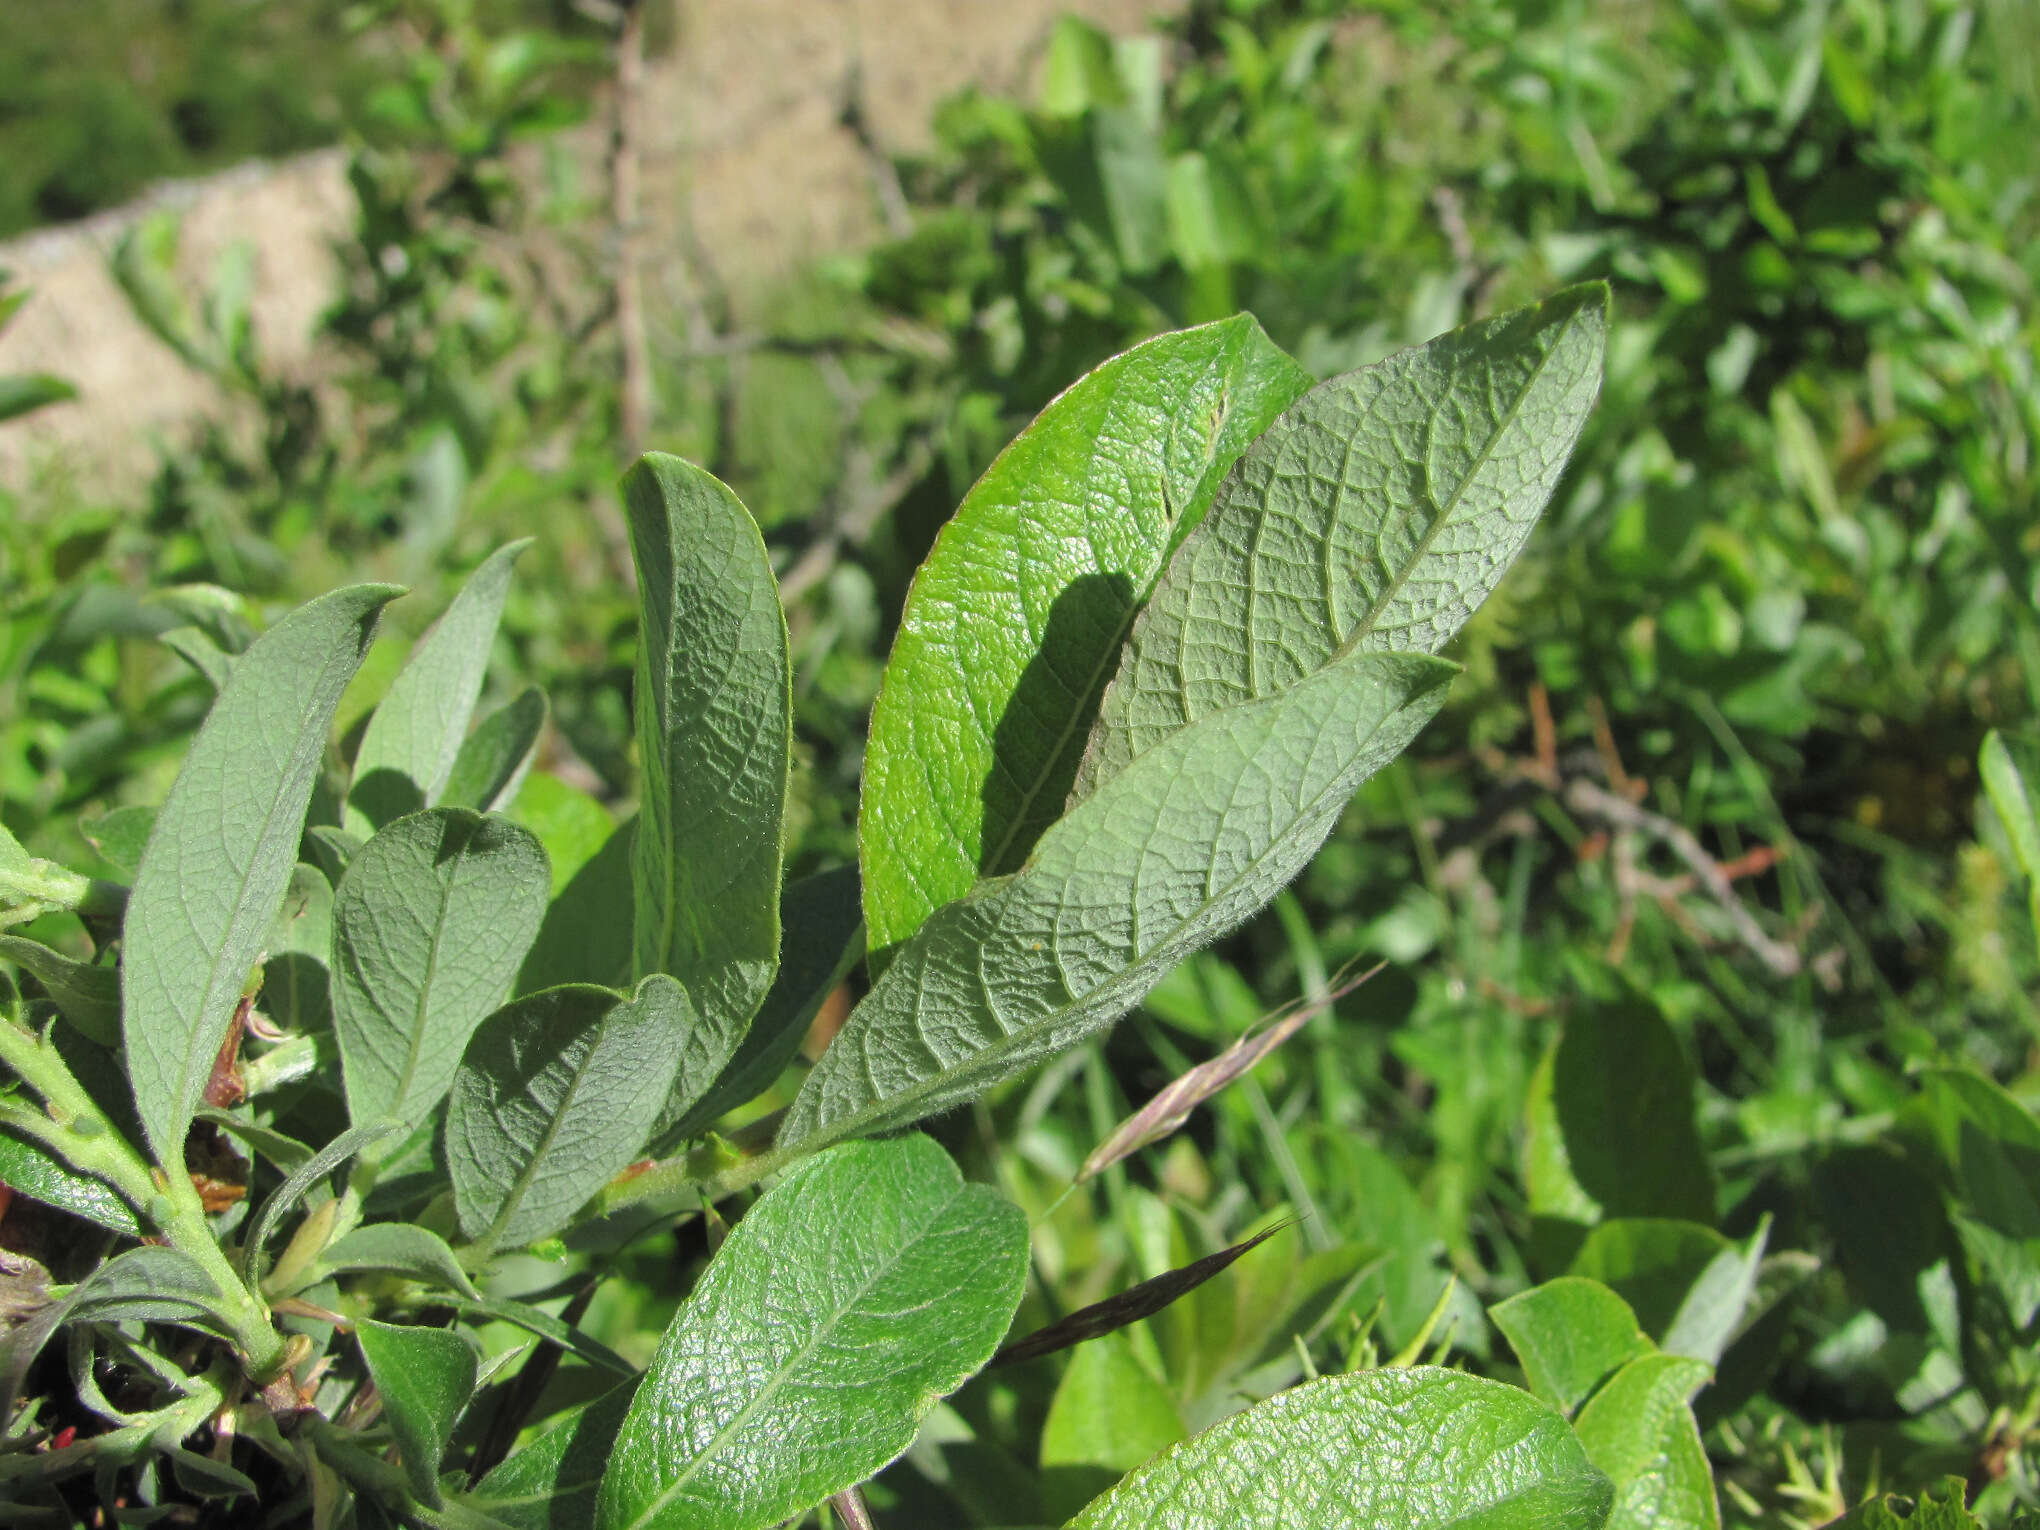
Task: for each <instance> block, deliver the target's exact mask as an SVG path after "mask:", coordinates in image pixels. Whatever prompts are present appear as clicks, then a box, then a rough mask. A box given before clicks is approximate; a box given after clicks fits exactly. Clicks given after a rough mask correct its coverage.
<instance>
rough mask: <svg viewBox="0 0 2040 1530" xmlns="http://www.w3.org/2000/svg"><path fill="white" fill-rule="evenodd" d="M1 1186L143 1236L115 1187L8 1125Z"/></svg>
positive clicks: (0, 1147)
mask: <svg viewBox="0 0 2040 1530" xmlns="http://www.w3.org/2000/svg"><path fill="white" fill-rule="evenodd" d="M0 1023H4V1022H0ZM0 1185H6V1186H7V1187H8V1188H9V1189H11V1190H14V1191H16V1192H18V1193H20V1194H22V1195H25V1196H27V1197H28V1198H29V1199H30V1200H36V1201H41V1202H42V1203H43V1204H44V1205H45V1206H55V1207H56V1208H57V1209H58V1210H60V1211H68V1212H70V1213H71V1215H73V1216H75V1217H83V1218H84V1219H85V1220H86V1221H88V1222H94V1223H97V1224H98V1225H99V1226H101V1227H104V1228H105V1229H106V1230H107V1231H109V1232H117V1233H121V1234H124V1235H125V1236H127V1237H130V1238H139V1237H140V1236H141V1235H142V1224H141V1223H140V1222H139V1221H137V1220H136V1219H135V1213H134V1210H133V1208H132V1207H130V1206H129V1205H128V1203H127V1202H126V1201H124V1200H123V1199H121V1197H120V1196H119V1194H118V1193H116V1192H115V1191H114V1189H113V1187H112V1186H110V1185H108V1184H107V1183H105V1181H103V1180H100V1179H96V1178H94V1177H93V1176H92V1175H90V1174H83V1173H80V1172H79V1171H78V1170H76V1169H74V1168H72V1167H71V1166H70V1165H69V1164H68V1163H66V1162H64V1160H63V1159H61V1158H59V1157H57V1156H56V1155H55V1154H53V1153H51V1152H50V1150H49V1149H48V1148H46V1147H44V1146H43V1145H42V1144H41V1143H40V1142H37V1141H36V1140H35V1139H34V1138H32V1137H28V1136H24V1135H21V1134H20V1133H17V1132H15V1131H14V1130H13V1129H11V1128H9V1127H5V1126H0Z"/></svg>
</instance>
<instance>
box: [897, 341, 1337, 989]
mask: <svg viewBox="0 0 2040 1530" xmlns="http://www.w3.org/2000/svg"><path fill="white" fill-rule="evenodd" d="M1309 386H1310V376H1309V374H1308V373H1306V372H1305V371H1304V370H1303V369H1302V368H1301V367H1299V366H1297V365H1296V363H1295V362H1293V361H1291V360H1290V359H1289V358H1288V357H1287V356H1285V355H1283V354H1282V352H1281V351H1280V350H1279V349H1278V348H1277V347H1276V346H1275V344H1274V343H1273V342H1272V341H1270V340H1269V339H1268V337H1267V336H1266V335H1265V334H1263V333H1262V332H1261V327H1260V325H1258V324H1257V323H1255V322H1254V320H1253V319H1252V318H1251V317H1249V316H1247V315H1244V314H1243V315H1241V316H1240V317H1238V318H1234V319H1226V320H1223V321H1221V322H1219V323H1216V324H1206V325H1202V326H1200V327H1198V328H1196V329H1188V330H1184V331H1182V332H1180V333H1178V334H1171V335H1161V336H1158V337H1157V338H1155V339H1153V340H1149V341H1147V342H1146V343H1145V344H1142V345H1138V346H1135V347H1134V348H1133V349H1132V350H1130V351H1127V352H1126V353H1124V354H1123V355H1120V356H1115V357H1113V358H1112V359H1111V360H1110V361H1107V362H1106V363H1105V364H1104V365H1102V366H1100V367H1099V368H1097V369H1096V370H1095V371H1093V372H1091V373H1090V374H1088V375H1087V376H1085V377H1083V378H1082V379H1080V380H1079V381H1078V382H1076V383H1075V384H1073V385H1072V386H1071V387H1070V388H1069V389H1068V390H1067V391H1065V392H1064V393H1063V394H1062V395H1061V396H1060V397H1058V398H1056V399H1055V400H1054V401H1053V402H1052V403H1050V404H1049V405H1048V407H1047V408H1045V409H1043V410H1042V411H1041V413H1040V415H1039V416H1037V417H1036V419H1035V420H1034V423H1033V424H1031V425H1030V426H1029V427H1028V428H1027V429H1026V430H1024V431H1023V432H1021V434H1020V436H1019V437H1018V439H1016V440H1015V441H1014V442H1013V444H1012V445H1011V446H1009V447H1007V448H1006V450H1005V451H1004V452H1002V453H1001V454H1000V455H999V458H998V460H997V461H995V462H994V463H993V464H992V465H991V467H990V468H988V469H987V470H986V471H985V475H984V477H983V478H981V479H979V480H978V482H977V484H976V485H975V487H973V488H972V489H971V491H970V493H969V494H967V495H965V496H964V500H963V503H962V504H961V505H959V506H958V507H957V510H956V514H955V516H954V517H953V518H952V519H951V520H950V522H949V524H948V525H947V526H945V527H944V528H943V531H942V534H941V536H940V537H938V538H937V539H936V542H935V547H934V550H933V551H932V552H930V553H929V555H928V559H927V561H926V562H925V563H923V564H922V565H921V569H920V572H919V573H918V574H916V575H915V577H914V584H913V588H912V589H911V590H910V591H909V592H908V594H907V601H906V607H905V609H904V611H903V612H902V614H901V617H900V629H899V636H898V638H897V639H895V641H894V644H893V651H892V658H891V659H890V661H889V662H888V663H887V665H886V669H885V680H884V684H883V686H882V687H881V689H880V691H879V695H878V704H877V706H876V708H875V709H874V711H873V712H872V718H871V739H870V743H869V744H868V745H867V747H866V751H865V756H864V791H863V799H862V807H861V810H860V816H859V820H858V843H859V855H860V858H861V860H862V862H863V869H864V904H865V914H866V918H867V921H868V923H869V926H870V930H871V945H872V948H873V950H874V951H876V952H881V953H883V952H887V951H889V950H890V949H891V948H892V947H893V946H895V945H897V944H898V943H899V942H901V941H903V940H905V939H906V938H907V937H908V936H909V935H911V934H913V932H914V931H915V929H916V928H918V927H919V926H920V924H921V922H922V921H923V920H924V919H926V918H927V917H928V915H929V914H931V913H933V912H934V911H935V909H937V908H939V907H940V906H941V905H942V904H944V903H947V902H949V901H950V900H951V899H953V898H959V897H962V896H963V895H964V894H965V893H967V892H969V891H970V889H971V886H972V884H973V883H974V882H976V881H977V879H978V878H979V877H980V876H998V875H1001V874H1003V873H1005V872H1009V871H1012V870H1014V869H1015V868H1016V867H1018V866H1019V865H1020V864H1021V862H1022V861H1024V860H1025V859H1026V857H1027V852H1028V851H1029V850H1031V849H1032V848H1033V846H1034V842H1035V841H1036V840H1037V839H1039V838H1040V837H1041V834H1042V831H1043V830H1044V829H1046V828H1047V827H1048V825H1049V824H1051V823H1052V822H1054V821H1055V818H1056V816H1057V815H1058V814H1059V813H1060V812H1061V811H1062V807H1063V801H1064V799H1065V798H1066V797H1067V796H1068V795H1069V789H1070V782H1071V781H1072V780H1073V779H1074V777H1075V774H1076V769H1077V759H1078V756H1079V755H1080V754H1081V753H1082V751H1083V745H1084V736H1085V734H1086V732H1087V731H1088V730H1089V728H1090V725H1091V719H1092V717H1093V716H1094V715H1095V714H1096V712H1097V707H1098V697H1099V695H1100V693H1101V692H1102V691H1103V690H1104V688H1105V682H1106V681H1107V680H1108V679H1110V678H1111V675H1112V671H1113V669H1114V667H1115V666H1116V665H1117V663H1118V661H1119V650H1120V646H1121V644H1122V643H1123V642H1124V641H1125V638H1126V633H1127V629H1128V628H1129V627H1130V626H1131V625H1132V622H1133V617H1134V613H1135V612H1137V611H1138V610H1139V609H1140V607H1141V605H1142V603H1143V602H1144V601H1146V599H1147V598H1148V595H1149V593H1150V592H1151V591H1152V590H1153V589H1154V584H1155V579H1156V577H1157V576H1158V575H1159V574H1160V573H1161V571H1162V567H1163V565H1164V564H1165V563H1166V562H1167V560H1168V556H1169V553H1170V551H1171V550H1173V549H1174V548H1175V546H1176V545H1177V543H1178V542H1180V541H1181V540H1182V538H1183V536H1184V534H1185V533H1187V532H1188V531H1189V530H1190V528H1191V527H1193V526H1195V525H1196V524H1197V522H1198V520H1199V519H1200V518H1201V517H1202V516H1203V514H1204V510H1205V507H1206V506H1207V505H1208V504H1209V503H1210V502H1211V495H1212V492H1213V491H1214V490H1215V489H1216V488H1217V486H1218V482H1219V480H1220V479H1221V478H1223V477H1224V476H1225V473H1226V471H1227V469H1229V468H1230V467H1231V466H1232V465H1233V462H1234V461H1235V460H1236V459H1237V458H1238V457H1239V455H1240V453H1241V452H1243V451H1244V450H1246V448H1247V445H1248V443H1249V442H1251V441H1252V440H1253V439H1254V438H1255V437H1256V436H1258V435H1260V434H1261V432H1262V431H1264V430H1266V429H1267V428H1268V426H1269V423H1270V422H1271V421H1273V420H1274V418H1275V417H1276V415H1278V414H1279V413H1280V412H1281V411H1282V410H1283V409H1285V408H1287V407H1288V406H1289V405H1290V404H1292V403H1293V402H1295V401H1296V400H1297V399H1298V398H1300V397H1301V396H1302V395H1303V393H1304V390H1305V389H1307V388H1308V387H1309Z"/></svg>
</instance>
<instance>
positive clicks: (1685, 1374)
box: [1574, 1355, 1721, 1530]
mask: <svg viewBox="0 0 2040 1530" xmlns="http://www.w3.org/2000/svg"><path fill="white" fill-rule="evenodd" d="M1711 1374H1712V1371H1711V1370H1710V1368H1709V1367H1708V1366H1707V1364H1706V1362H1704V1361H1700V1360H1693V1359H1689V1358H1687V1357H1686V1356H1683V1355H1644V1356H1640V1357H1638V1358H1637V1359H1635V1360H1632V1361H1630V1362H1629V1363H1628V1364H1627V1365H1625V1366H1623V1367H1622V1369H1621V1370H1619V1371H1617V1372H1616V1373H1615V1375H1614V1376H1613V1378H1611V1379H1610V1380H1609V1382H1608V1384H1607V1385H1606V1386H1605V1387H1603V1388H1602V1389H1601V1390H1600V1391H1599V1392H1597V1393H1596V1394H1595V1395H1594V1399H1593V1401H1591V1402H1589V1403H1588V1404H1587V1405H1586V1407H1584V1408H1583V1409H1581V1410H1580V1416H1579V1419H1578V1421H1577V1422H1576V1423H1575V1425H1574V1428H1575V1430H1576V1432H1577V1433H1578V1434H1579V1438H1580V1444H1581V1445H1583V1446H1584V1447H1585V1448H1586V1452H1587V1459H1588V1460H1589V1461H1592V1462H1593V1463H1594V1465H1595V1466H1597V1467H1599V1468H1600V1469H1601V1470H1602V1471H1603V1472H1605V1473H1606V1474H1607V1476H1608V1480H1609V1481H1610V1482H1612V1483H1614V1484H1615V1510H1614V1513H1613V1514H1611V1515H1610V1516H1609V1519H1608V1527H1609V1530H1717V1527H1718V1526H1719V1525H1720V1524H1721V1506H1720V1505H1719V1504H1718V1503H1716V1502H1715V1498H1714V1473H1713V1470H1712V1469H1711V1468H1710V1467H1709V1466H1708V1464H1707V1448H1706V1446H1704V1445H1702V1444H1701V1443H1700V1426H1699V1425H1698V1424H1697V1423H1695V1422H1694V1419H1693V1410H1692V1408H1691V1407H1690V1406H1688V1399H1690V1398H1691V1397H1692V1395H1693V1394H1694V1392H1696V1391H1697V1390H1699V1389H1700V1388H1701V1387H1703V1386H1705V1385H1706V1384H1707V1380H1708V1378H1709V1376H1710V1375H1711Z"/></svg>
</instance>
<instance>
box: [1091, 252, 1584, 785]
mask: <svg viewBox="0 0 2040 1530" xmlns="http://www.w3.org/2000/svg"><path fill="white" fill-rule="evenodd" d="M1607 302H1608V296H1607V289H1606V288H1605V287H1602V286H1599V285H1593V286H1586V287H1576V288H1572V289H1570V290H1568V291H1566V292H1563V293H1561V294H1560V295H1559V296H1557V297H1555V298H1552V299H1551V300H1550V301H1548V302H1545V303H1540V304H1538V305H1537V306H1535V307H1533V308H1525V309H1520V310H1518V311H1517V312H1515V313H1511V314H1505V315H1503V316H1502V317H1500V318H1497V319H1489V320H1485V321H1483V322H1481V323H1478V324H1472V325H1468V326H1467V327H1466V328H1464V329H1459V330H1454V331H1453V332H1452V333H1450V334H1448V335H1445V336H1442V337H1441V338H1439V339H1437V340H1434V341H1432V342H1431V343H1430V344H1429V345H1423V346H1418V347H1416V348H1414V349H1412V350H1407V351H1401V352H1398V353H1397V354H1396V355H1394V356H1391V357H1389V358H1388V359H1387V360H1385V361H1382V362H1379V363H1377V364H1376V365H1374V366H1371V367H1363V368H1361V369H1360V370H1359V371H1357V372H1349V373H1347V374H1346V375H1344V376H1343V377H1335V378H1333V379H1332V380H1331V381H1330V382H1326V383H1322V384H1320V385H1319V386H1318V387H1316V388H1313V389H1312V390H1311V391H1310V393H1309V394H1307V395H1306V396H1305V397H1304V399H1303V401H1302V402H1301V403H1299V404H1297V405H1296V406H1295V407H1294V408H1292V409H1290V410H1289V411H1288V413H1286V414H1284V415H1283V416H1282V418H1281V419H1280V420H1278V421H1276V423H1275V425H1274V426H1273V427H1272V428H1271V429H1270V430H1269V431H1268V433H1267V434H1266V435H1264V436H1262V437H1261V438H1260V439H1259V440H1258V441H1256V442H1255V443H1254V444H1253V446H1252V447H1250V448H1249V449H1248V450H1247V452H1246V454H1245V455H1244V456H1243V457H1241V458H1240V460H1239V463H1238V465H1237V466H1236V467H1235V468H1234V469H1233V471H1232V473H1231V474H1230V475H1228V476H1227V478H1226V481H1225V483H1224V484H1223V485H1222V486H1221V487H1220V489H1219V492H1218V497H1217V498H1216V499H1215V500H1214V501H1213V503H1212V507H1211V513H1210V514H1209V515H1208V516H1206V517H1205V519H1204V522H1203V524H1202V525H1200V526H1199V527H1198V528H1197V529H1196V530H1195V531H1194V532H1192V533H1191V535H1190V537H1189V538H1188V540H1186V541H1185V542H1184V544H1183V546H1182V548H1181V549H1180V550H1179V551H1178V552H1177V554H1176V556H1175V557H1174V558H1173V559H1172V560H1171V561H1170V563H1169V568H1168V571H1167V573H1165V574H1164V575H1163V576H1162V580H1161V582H1160V584H1158V585H1157V586H1156V588H1155V594H1154V599H1153V600H1152V601H1150V602H1149V603H1148V606H1147V608H1146V610H1144V611H1143V612H1142V613H1141V616H1140V619H1139V621H1137V622H1136V623H1135V624H1134V628H1133V635H1132V637H1131V639H1130V640H1129V641H1128V644H1127V648H1126V653H1125V655H1124V657H1123V658H1122V659H1121V660H1120V663H1119V667H1118V671H1117V673H1116V674H1115V675H1114V677H1113V680H1112V684H1111V686H1110V687H1109V688H1108V689H1107V690H1106V692H1105V699H1104V702H1103V704H1102V706H1101V707H1100V709H1099V715H1098V721H1097V724H1096V726H1095V727H1094V728H1093V729H1092V730H1091V737H1090V741H1089V743H1088V744H1087V746H1086V748H1085V753H1084V762H1083V765H1082V766H1081V767H1080V769H1079V770H1078V772H1077V781H1076V788H1075V791H1074V793H1073V796H1072V800H1073V801H1075V800H1080V799H1082V798H1084V797H1087V796H1089V795H1090V794H1091V793H1093V792H1095V791H1096V790H1097V789H1098V788H1099V786H1100V785H1101V784H1102V783H1103V782H1105V781H1107V780H1109V779H1110V778H1111V777H1112V776H1114V775H1116V774H1117V773H1118V772H1119V771H1120V770H1122V769H1124V768H1125V766H1126V764H1127V762H1128V761H1130V760H1132V759H1134V758H1136V757H1137V756H1139V755H1141V754H1144V753H1145V752H1147V751H1148V750H1149V749H1152V748H1154V747H1155V746H1156V745H1157V744H1158V743H1159V742H1160V741H1161V740H1163V739H1166V738H1168V737H1169V736H1171V735H1172V734H1174V733H1175V732H1177V730H1179V729H1181V728H1183V727H1184V726H1186V725H1187V724H1189V723H1191V722H1194V721H1196V720H1197V719H1198V718H1200V717H1204V716H1206V715H1208V714H1210V713H1212V712H1213V711H1216V710H1219V709H1222V708H1226V707H1231V706H1236V705H1238V704H1240V703H1241V702H1245V701H1251V700H1255V699H1257V698H1261V697H1265V696H1270V695H1274V694H1277V693H1279V692H1280V691H1282V690H1283V689H1284V688H1285V687H1288V686H1290V685H1293V684H1295V683H1296V682H1297V681H1298V680H1300V679H1301V678H1302V677H1304V676H1307V675H1310V674H1314V673H1316V672H1318V671H1319V670H1321V669H1323V668H1324V667H1325V666H1326V665H1328V664H1330V663H1331V662H1332V661H1333V660H1335V659H1337V658H1339V657H1342V656H1344V655H1348V654H1356V653H1378V652H1386V651H1412V652H1419V653H1435V652H1437V651H1438V650H1439V649H1440V648H1442V647H1444V645H1445V644H1446V643H1447V642H1448V641H1449V640H1450V639H1451V637H1452V635H1453V634H1454V633H1456V632H1457V631H1458V630H1459V628H1460V626H1461V625H1462V624H1463V623H1464V622H1465V621H1466V619H1467V618H1468V617H1469V616H1471V615H1472V614H1473V610H1474V608H1475V607H1476V606H1478V605H1479V604H1480V603H1481V601H1482V600H1484V599H1486V597H1487V595H1488V594H1489V592H1490V591H1492V590H1493V589H1494V587H1495V585H1496V584H1497V583H1498V582H1499V581H1500V579H1501V577H1502V574H1503V573H1504V572H1505V571H1506V570H1507V569H1508V566H1509V564H1510V562H1511V561H1512V560H1513V559H1514V558H1515V556H1516V554H1517V552H1518V551H1520V550H1521V548H1522V546H1523V543H1524V541H1525V540H1526V539H1527V538H1528V537H1529V535H1530V530H1531V527H1532V526H1534V525H1535V524H1536V521H1537V517H1538V515H1539V514H1540V513H1541V512H1542V511H1543V509H1544V505H1545V501H1546V500H1548V499H1549V498H1550V496H1551V493H1552V490H1553V489H1554V488H1555V487H1556V486H1557V484H1558V480H1559V475H1560V474H1561V473H1562V472H1563V470H1564V468H1565V463H1566V458H1567V456H1568V455H1569V454H1570V452H1571V451H1572V446H1573V443H1574V441H1575V440H1577V439H1578V437H1579V433H1580V428H1581V426H1582V425H1584V424H1585V422H1586V418H1587V414H1588V412H1589V411H1590V410H1591V409H1592V407H1593V403H1594V398H1595V395H1596V393H1597V392H1598V391H1599V389H1600V383H1601V357H1602V350H1603V345H1604V337H1605V332H1606V329H1607Z"/></svg>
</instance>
